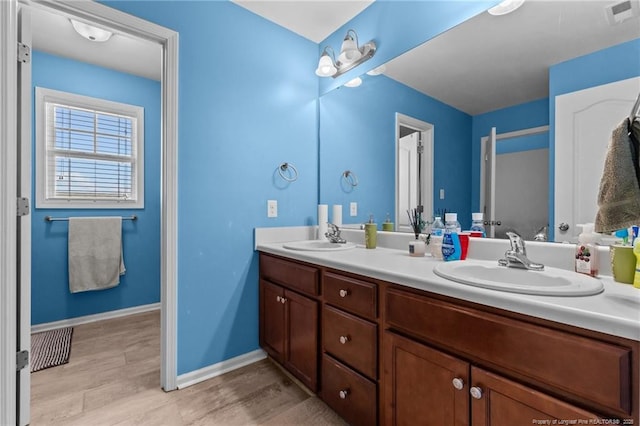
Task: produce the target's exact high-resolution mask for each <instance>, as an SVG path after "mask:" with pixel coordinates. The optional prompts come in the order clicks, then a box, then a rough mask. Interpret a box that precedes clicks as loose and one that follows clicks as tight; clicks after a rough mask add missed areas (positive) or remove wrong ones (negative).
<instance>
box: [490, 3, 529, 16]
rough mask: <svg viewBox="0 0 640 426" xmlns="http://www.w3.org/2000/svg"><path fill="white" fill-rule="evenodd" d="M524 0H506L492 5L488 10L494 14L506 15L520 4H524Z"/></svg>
mask: <svg viewBox="0 0 640 426" xmlns="http://www.w3.org/2000/svg"><path fill="white" fill-rule="evenodd" d="M522 3H524V0H504V1H503V2H501V3H500V4H498V5H496V6H494V7H492V8H491V9H489V10H488V11H487V12H489V13H490V14H491V15H494V16H500V15H506V14H507V13H511V12H513V11H514V10H516V9H517V8H519V7H520V6H522Z"/></svg>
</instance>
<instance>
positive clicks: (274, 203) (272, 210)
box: [267, 200, 278, 217]
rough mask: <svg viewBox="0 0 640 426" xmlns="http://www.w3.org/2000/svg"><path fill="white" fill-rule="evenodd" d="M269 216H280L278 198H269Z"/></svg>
mask: <svg viewBox="0 0 640 426" xmlns="http://www.w3.org/2000/svg"><path fill="white" fill-rule="evenodd" d="M267 217H278V200H267Z"/></svg>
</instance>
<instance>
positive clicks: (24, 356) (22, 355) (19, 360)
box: [16, 351, 29, 371]
mask: <svg viewBox="0 0 640 426" xmlns="http://www.w3.org/2000/svg"><path fill="white" fill-rule="evenodd" d="M27 365H29V351H20V352H16V371H20V370H22V369H23V368H25V367H26V366H27Z"/></svg>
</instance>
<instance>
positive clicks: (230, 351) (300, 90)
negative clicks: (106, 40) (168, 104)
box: [108, 1, 318, 374]
mask: <svg viewBox="0 0 640 426" xmlns="http://www.w3.org/2000/svg"><path fill="white" fill-rule="evenodd" d="M108 4H109V5H110V6H112V7H114V8H117V9H120V10H123V11H125V12H128V13H131V14H133V15H136V16H139V17H141V18H143V19H147V20H149V21H152V22H156V23H158V24H160V25H163V26H165V27H168V28H171V29H173V30H175V31H178V32H179V34H180V77H179V78H180V80H179V92H180V93H179V157H178V169H179V180H178V187H179V193H178V203H179V204H178V210H179V211H178V240H179V242H178V268H179V271H178V374H183V373H187V372H190V371H193V370H197V369H199V368H202V367H206V366H209V365H212V364H215V363H218V362H220V361H223V360H226V359H229V358H232V357H234V356H237V355H241V354H244V353H247V352H249V351H252V350H255V349H257V348H258V261H257V254H256V253H255V252H254V250H253V229H254V228H255V227H265V226H291V225H304V224H310V223H315V220H316V214H317V212H316V205H317V203H318V122H317V95H318V79H317V77H316V75H315V74H314V73H313V71H314V69H315V68H316V66H317V63H318V45H317V44H315V43H313V42H311V41H309V40H306V39H304V38H302V37H300V36H298V35H296V34H294V33H292V32H290V31H288V30H285V29H284V28H282V27H280V26H278V25H275V24H273V23H271V22H269V21H267V20H265V19H263V18H260V17H259V16H257V15H255V14H253V13H251V12H249V11H247V10H245V9H243V8H242V7H240V6H238V5H235V4H233V3H230V2H226V1H225V2H198V1H195V2H185V1H180V2H164V1H159V2H135V1H133V2H123V1H115V2H110V3H108ZM283 162H290V163H292V164H293V165H294V166H295V167H296V168H297V169H298V171H299V178H298V180H297V181H295V182H292V183H289V184H287V183H286V182H284V181H283V180H282V179H281V178H280V177H279V176H278V174H277V172H276V169H277V167H278V165H279V164H281V163H283ZM269 199H274V200H277V201H278V215H279V216H278V217H277V218H274V219H268V218H267V200H269Z"/></svg>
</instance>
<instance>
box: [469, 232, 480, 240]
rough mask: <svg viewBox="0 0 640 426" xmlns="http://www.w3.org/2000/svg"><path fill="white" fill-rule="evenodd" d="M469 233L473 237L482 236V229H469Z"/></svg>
mask: <svg viewBox="0 0 640 426" xmlns="http://www.w3.org/2000/svg"><path fill="white" fill-rule="evenodd" d="M469 235H470V236H471V237H475V238H482V231H469Z"/></svg>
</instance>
